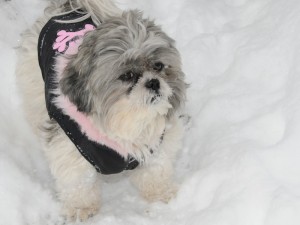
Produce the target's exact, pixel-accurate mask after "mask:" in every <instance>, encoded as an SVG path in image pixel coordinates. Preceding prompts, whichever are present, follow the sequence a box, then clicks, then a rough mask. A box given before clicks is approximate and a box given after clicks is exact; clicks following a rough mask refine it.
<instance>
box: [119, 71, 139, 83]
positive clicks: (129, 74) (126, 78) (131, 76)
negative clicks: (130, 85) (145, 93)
mask: <svg viewBox="0 0 300 225" xmlns="http://www.w3.org/2000/svg"><path fill="white" fill-rule="evenodd" d="M134 77H135V74H134V73H133V72H132V71H128V72H127V73H124V74H122V75H121V76H120V77H119V79H120V80H122V81H131V80H133V79H134Z"/></svg>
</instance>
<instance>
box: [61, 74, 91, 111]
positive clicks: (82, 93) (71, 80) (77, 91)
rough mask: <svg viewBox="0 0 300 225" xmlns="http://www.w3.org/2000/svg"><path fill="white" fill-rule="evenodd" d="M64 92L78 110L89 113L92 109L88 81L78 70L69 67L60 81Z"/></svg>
mask: <svg viewBox="0 0 300 225" xmlns="http://www.w3.org/2000/svg"><path fill="white" fill-rule="evenodd" d="M59 85H60V88H61V91H62V93H63V94H64V95H65V96H67V97H68V98H69V99H70V101H71V102H72V103H73V104H74V105H76V106H77V109H78V111H80V112H84V113H89V112H91V110H92V101H91V97H90V94H89V91H88V86H89V85H88V81H87V79H83V76H82V75H80V73H79V72H78V71H75V70H74V69H70V68H69V69H68V70H66V71H65V73H64V77H63V79H62V80H61V81H60V83H59Z"/></svg>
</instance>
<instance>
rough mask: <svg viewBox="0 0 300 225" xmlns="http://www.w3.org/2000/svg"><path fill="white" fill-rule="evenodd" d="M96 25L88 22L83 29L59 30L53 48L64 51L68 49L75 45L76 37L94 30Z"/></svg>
mask: <svg viewBox="0 0 300 225" xmlns="http://www.w3.org/2000/svg"><path fill="white" fill-rule="evenodd" d="M94 29H95V27H94V26H93V25H91V24H86V25H85V27H84V29H83V30H80V31H76V32H67V31H65V30H61V31H59V32H57V38H56V40H55V43H54V45H53V50H56V49H57V51H58V52H60V53H61V52H64V51H65V50H67V49H68V47H70V46H73V45H74V44H75V42H76V38H78V37H82V36H84V35H85V33H86V32H88V31H92V30H94Z"/></svg>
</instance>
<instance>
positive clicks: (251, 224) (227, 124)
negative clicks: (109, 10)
mask: <svg viewBox="0 0 300 225" xmlns="http://www.w3.org/2000/svg"><path fill="white" fill-rule="evenodd" d="M46 3H47V2H46V1H45V0H2V1H0V26H1V32H0V48H1V51H0V59H1V60H0V74H1V82H0V103H1V110H0V118H1V119H0V134H1V135H0V143H1V145H0V224H1V225H56V224H59V223H60V219H59V207H60V203H59V202H58V201H57V199H56V197H55V192H54V184H53V180H52V177H51V175H50V172H49V170H48V167H47V163H46V160H45V158H44V156H43V153H42V151H41V150H40V148H41V146H40V144H39V143H38V141H37V139H36V138H35V137H34V135H33V134H32V133H31V131H30V129H29V127H28V125H27V123H26V122H25V119H24V116H23V113H22V109H21V106H20V98H19V97H18V93H17V88H16V85H15V75H14V70H15V67H16V59H17V55H16V49H17V47H18V45H19V43H20V34H21V32H22V31H23V30H24V29H26V28H28V27H29V26H30V25H31V24H32V23H33V22H34V20H35V19H36V18H37V17H38V16H40V15H42V13H43V8H44V7H45V5H46ZM118 5H119V6H120V7H121V8H123V9H129V8H139V9H141V10H143V11H144V12H145V14H146V15H147V16H149V17H150V18H155V20H156V21H157V23H160V24H161V25H162V27H163V29H164V30H165V31H166V32H167V33H168V34H169V35H170V36H172V37H173V38H174V39H175V40H176V42H177V47H178V49H179V50H180V52H181V53H182V60H183V68H184V71H185V73H186V77H187V82H188V83H190V85H191V86H190V88H189V90H188V103H187V106H186V108H187V113H188V114H190V115H191V116H192V121H191V125H190V128H189V130H188V131H187V132H186V135H185V138H184V146H183V148H182V151H181V152H180V153H179V154H178V160H177V162H176V165H175V166H176V180H177V182H178V183H179V185H180V189H179V192H178V195H177V197H176V198H175V199H174V200H172V201H171V202H170V203H169V204H167V205H165V204H163V203H154V204H149V203H147V202H145V201H144V200H143V199H142V198H141V197H140V196H139V195H138V193H137V191H136V190H135V189H134V187H133V186H132V185H131V184H130V183H129V181H128V180H127V179H124V178H123V179H122V178H120V177H114V178H113V179H106V180H105V181H104V182H103V187H102V189H103V190H102V209H101V212H100V213H99V214H98V215H96V216H95V217H94V218H92V219H90V220H89V221H87V222H86V223H83V224H93V225H102V224H103V225H110V224H122V225H123V224H124V225H126V224H128V225H132V224H138V225H141V224H155V225H157V224H170V225H176V224H178V225H182V224H187V225H198V224H199V225H299V224H300V1H299V0H163V1H162V0H151V1H148V0H119V1H118Z"/></svg>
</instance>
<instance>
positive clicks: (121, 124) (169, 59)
mask: <svg viewBox="0 0 300 225" xmlns="http://www.w3.org/2000/svg"><path fill="white" fill-rule="evenodd" d="M78 9H80V12H82V13H83V17H82V18H81V19H86V18H88V17H91V18H92V20H93V22H94V24H96V25H97V27H96V29H95V30H93V31H91V32H88V33H87V34H86V35H85V36H84V37H83V40H82V44H81V45H80V47H79V49H78V52H77V53H76V54H72V55H68V56H58V58H59V57H63V60H65V64H66V66H65V67H64V68H62V69H61V70H60V71H57V73H61V74H60V76H59V77H60V79H59V80H58V90H56V91H58V92H60V93H61V94H62V95H63V96H64V97H66V98H67V99H68V100H69V101H70V102H71V103H72V104H73V105H75V106H76V107H77V109H78V111H80V112H81V113H83V114H84V115H85V116H86V117H87V118H88V119H89V120H90V121H92V123H93V125H94V126H95V127H96V128H97V129H98V130H99V131H101V132H102V133H104V134H105V135H106V136H108V137H109V138H110V140H113V141H115V142H117V143H118V144H119V145H120V146H122V148H123V149H126V151H127V153H128V154H130V155H133V156H134V157H135V158H136V159H137V160H138V161H139V162H140V164H141V165H140V166H139V167H138V168H137V169H136V170H134V171H132V172H131V174H130V175H131V179H132V181H133V183H134V184H135V185H136V187H137V188H138V189H139V190H140V192H141V194H142V196H143V197H145V198H146V199H147V200H149V201H164V202H168V201H169V200H170V199H171V198H172V197H173V196H174V195H175V193H176V189H177V188H176V185H175V184H174V183H173V181H172V173H173V169H172V161H173V158H174V156H175V153H176V151H177V150H178V149H179V148H180V146H181V136H182V130H183V128H182V124H181V121H180V119H179V115H180V111H181V109H182V107H183V105H184V101H185V89H186V84H185V83H184V74H183V72H182V70H181V60H180V56H179V53H178V51H177V50H176V48H175V46H174V41H173V40H172V39H171V38H169V37H168V36H167V35H166V34H165V33H164V32H163V31H162V30H161V28H160V27H158V26H156V25H155V24H154V22H153V21H150V20H148V19H144V18H142V15H141V13H140V12H138V11H128V12H121V10H120V9H118V8H117V7H116V6H115V5H114V4H113V3H112V2H111V1H110V0H89V1H88V0H73V1H59V2H57V1H55V2H52V3H51V5H50V6H49V7H48V8H47V9H46V11H45V16H44V17H43V18H41V19H39V20H38V21H37V22H36V23H35V24H34V26H33V27H32V28H31V29H30V30H28V31H26V32H25V33H24V35H23V42H22V44H21V48H20V53H19V59H20V60H19V62H18V67H17V77H18V83H19V87H20V92H21V96H22V98H23V102H24V104H23V105H24V109H25V114H26V116H27V119H28V121H29V123H30V125H31V126H32V128H33V130H34V131H35V133H36V134H37V135H38V136H39V137H40V139H41V140H42V143H43V146H44V149H45V155H46V157H47V159H48V161H49V165H50V168H51V172H52V174H53V176H54V178H55V181H56V189H57V193H58V197H59V199H60V200H61V201H62V203H63V214H64V215H66V216H67V217H68V218H69V219H73V220H74V219H76V218H79V219H80V220H85V219H87V218H88V217H89V216H91V215H93V214H94V213H96V212H97V211H98V210H99V207H100V199H99V198H100V188H99V186H100V185H99V181H100V179H101V175H100V174H98V173H97V172H96V170H95V169H94V168H93V166H92V165H91V164H89V163H88V162H87V161H86V160H85V159H84V158H83V157H82V156H81V154H80V153H79V152H78V150H77V149H76V147H75V146H74V144H73V143H72V142H71V141H70V140H69V139H68V137H67V136H66V134H65V133H64V132H63V130H62V129H61V128H60V127H59V126H58V124H57V123H56V122H55V121H53V120H50V119H49V116H48V113H47V110H46V106H45V97H44V81H43V79H42V75H41V71H40V68H39V64H38V55H37V51H36V48H37V42H38V38H39V34H40V31H41V29H42V27H43V26H44V25H45V24H46V22H47V21H48V20H49V19H50V18H51V17H53V16H55V15H59V14H63V13H66V12H68V11H72V10H78ZM74 22H76V21H68V23H74ZM58 58H57V60H58ZM162 134H163V139H161V136H162Z"/></svg>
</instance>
